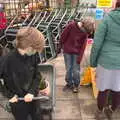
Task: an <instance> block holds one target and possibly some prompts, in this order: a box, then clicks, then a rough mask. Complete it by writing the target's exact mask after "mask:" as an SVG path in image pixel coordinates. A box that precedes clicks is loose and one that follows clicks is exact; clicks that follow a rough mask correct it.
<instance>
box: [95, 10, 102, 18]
mask: <svg viewBox="0 0 120 120" xmlns="http://www.w3.org/2000/svg"><path fill="white" fill-rule="evenodd" d="M103 17H104V10H103V9H96V20H102V19H103Z"/></svg>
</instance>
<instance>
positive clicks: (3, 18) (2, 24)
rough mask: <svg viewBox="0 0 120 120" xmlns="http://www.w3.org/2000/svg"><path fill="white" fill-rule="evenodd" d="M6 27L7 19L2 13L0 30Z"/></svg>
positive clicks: (0, 15)
mask: <svg viewBox="0 0 120 120" xmlns="http://www.w3.org/2000/svg"><path fill="white" fill-rule="evenodd" d="M6 26H7V19H6V17H5V15H4V13H3V12H0V30H1V29H5V28H6Z"/></svg>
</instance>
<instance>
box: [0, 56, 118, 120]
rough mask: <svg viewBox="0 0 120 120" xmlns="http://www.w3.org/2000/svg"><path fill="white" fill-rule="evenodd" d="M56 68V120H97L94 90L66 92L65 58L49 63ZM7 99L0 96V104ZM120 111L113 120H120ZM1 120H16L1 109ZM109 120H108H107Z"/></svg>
mask: <svg viewBox="0 0 120 120" xmlns="http://www.w3.org/2000/svg"><path fill="white" fill-rule="evenodd" d="M49 64H52V65H54V66H55V68H56V106H55V117H54V120H95V116H94V113H95V111H96V109H97V107H96V100H95V98H94V97H93V93H92V88H91V87H90V86H89V87H88V86H80V90H79V93H77V94H76V93H73V92H72V91H71V90H67V91H66V92H64V91H63V90H62V89H63V87H64V85H65V80H64V76H65V67H64V61H63V56H62V55H60V56H58V57H57V58H56V59H54V60H52V61H50V62H49ZM5 101H6V100H5V98H3V96H2V95H0V103H2V104H4V103H5ZM119 113H120V110H118V112H116V113H115V115H114V116H113V120H120V114H119ZM0 120H14V118H13V116H12V115H11V114H9V113H7V112H5V110H4V109H3V108H1V107H0ZM105 120H107V119H105Z"/></svg>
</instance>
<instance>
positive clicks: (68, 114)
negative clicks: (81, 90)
mask: <svg viewBox="0 0 120 120" xmlns="http://www.w3.org/2000/svg"><path fill="white" fill-rule="evenodd" d="M55 120H82V118H81V113H80V107H79V104H78V101H76V100H63V101H56V110H55Z"/></svg>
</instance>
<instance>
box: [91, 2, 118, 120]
mask: <svg viewBox="0 0 120 120" xmlns="http://www.w3.org/2000/svg"><path fill="white" fill-rule="evenodd" d="M90 64H91V66H92V67H96V74H97V77H96V84H97V88H98V90H99V94H98V98H97V105H98V111H97V113H96V118H97V119H98V120H101V119H102V118H103V117H105V116H107V117H108V118H109V119H111V117H112V113H113V112H114V111H115V110H116V108H117V107H118V105H119V104H120V0H116V4H115V9H114V10H112V11H111V12H110V13H109V14H108V15H107V16H106V17H105V18H104V20H103V21H102V22H101V24H100V25H99V26H98V29H97V30H96V33H95V37H94V44H93V47H92V51H91V58H90ZM109 93H111V95H112V105H111V106H110V105H108V95H109Z"/></svg>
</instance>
